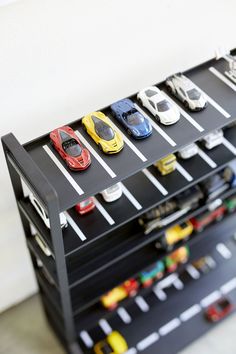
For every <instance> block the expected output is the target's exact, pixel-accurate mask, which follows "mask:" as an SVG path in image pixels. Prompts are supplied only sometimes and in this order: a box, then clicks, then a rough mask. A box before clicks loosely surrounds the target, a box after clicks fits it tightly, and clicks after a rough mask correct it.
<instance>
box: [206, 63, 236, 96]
mask: <svg viewBox="0 0 236 354" xmlns="http://www.w3.org/2000/svg"><path fill="white" fill-rule="evenodd" d="M208 70H209V71H210V72H211V73H212V74H213V75H215V76H216V77H218V79H220V80H221V81H223V82H224V83H225V84H226V85H227V86H229V87H230V88H231V89H232V90H234V91H236V85H234V84H233V83H232V81H230V80H229V79H227V77H225V75H223V74H221V73H220V72H219V71H218V70H216V69H215V68H213V66H211V67H210V68H209V69H208Z"/></svg>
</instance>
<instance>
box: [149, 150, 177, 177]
mask: <svg viewBox="0 0 236 354" xmlns="http://www.w3.org/2000/svg"><path fill="white" fill-rule="evenodd" d="M176 163H177V161H176V156H175V155H174V154H170V155H168V156H166V157H164V158H163V159H161V160H159V161H157V162H156V163H155V164H154V166H155V167H157V168H158V170H159V171H160V172H161V174H162V176H165V175H168V174H169V173H171V172H173V171H174V170H175V168H176Z"/></svg>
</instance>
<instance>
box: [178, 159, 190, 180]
mask: <svg viewBox="0 0 236 354" xmlns="http://www.w3.org/2000/svg"><path fill="white" fill-rule="evenodd" d="M176 170H177V171H179V173H181V175H182V176H183V177H184V178H185V179H186V180H187V181H188V182H191V181H192V180H193V177H192V176H191V175H190V174H189V173H188V172H187V171H186V170H185V169H184V168H183V167H182V166H181V165H180V164H179V162H177V163H176Z"/></svg>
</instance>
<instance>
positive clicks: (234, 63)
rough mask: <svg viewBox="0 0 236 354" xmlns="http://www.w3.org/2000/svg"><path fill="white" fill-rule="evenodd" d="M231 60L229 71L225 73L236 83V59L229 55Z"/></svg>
mask: <svg viewBox="0 0 236 354" xmlns="http://www.w3.org/2000/svg"><path fill="white" fill-rule="evenodd" d="M227 57H228V60H229V70H228V71H225V75H226V76H228V78H230V80H232V81H233V82H234V83H236V58H235V57H234V56H233V55H227Z"/></svg>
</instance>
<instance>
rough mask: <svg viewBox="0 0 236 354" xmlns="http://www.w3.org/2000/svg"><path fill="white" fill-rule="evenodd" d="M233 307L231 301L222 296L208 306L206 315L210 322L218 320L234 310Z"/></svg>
mask: <svg viewBox="0 0 236 354" xmlns="http://www.w3.org/2000/svg"><path fill="white" fill-rule="evenodd" d="M233 308H234V306H233V305H232V304H231V302H230V301H229V300H228V299H226V298H225V297H222V298H221V299H220V300H218V301H216V302H215V303H214V304H212V305H210V306H209V307H208V308H207V310H206V312H205V316H206V318H207V320H208V321H210V322H218V321H220V320H221V319H222V318H224V317H226V316H227V315H229V314H230V313H231V312H232V311H233Z"/></svg>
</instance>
